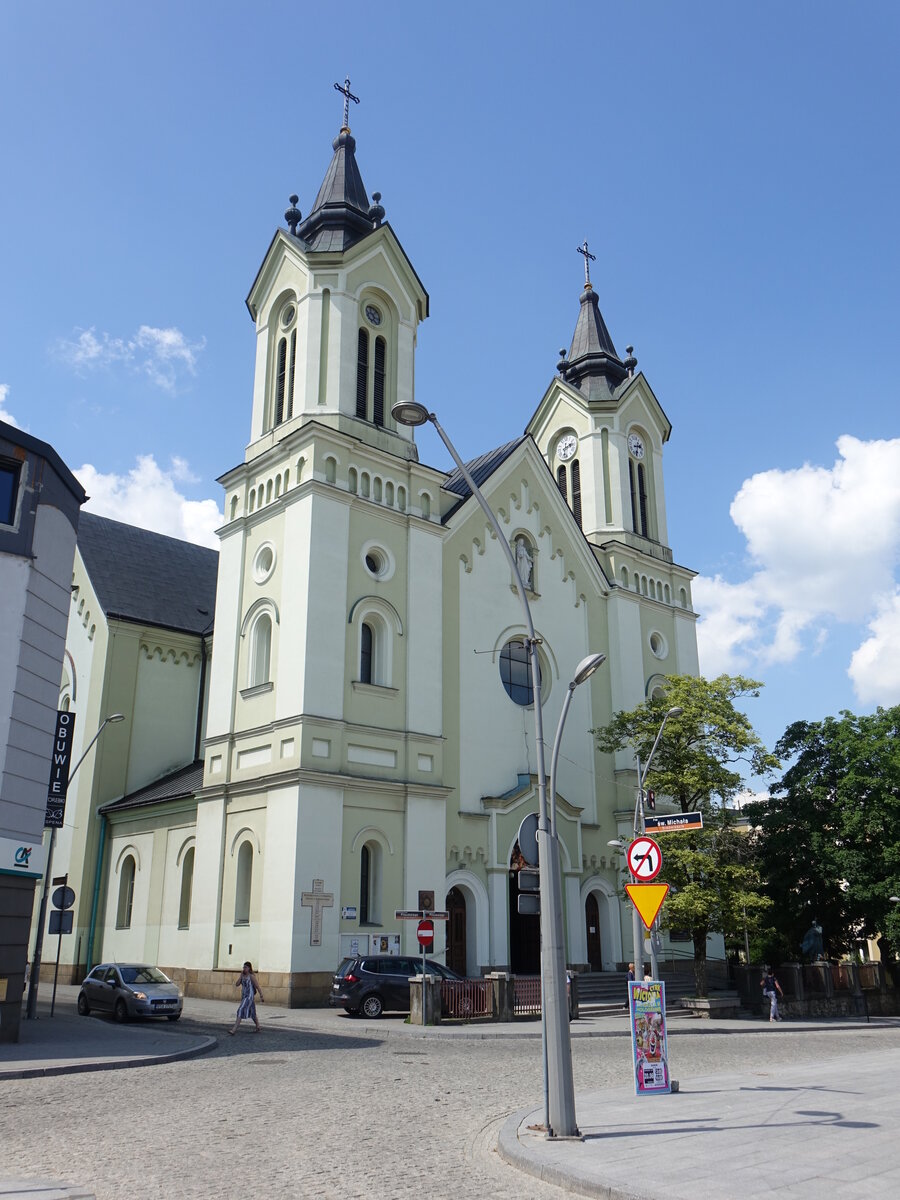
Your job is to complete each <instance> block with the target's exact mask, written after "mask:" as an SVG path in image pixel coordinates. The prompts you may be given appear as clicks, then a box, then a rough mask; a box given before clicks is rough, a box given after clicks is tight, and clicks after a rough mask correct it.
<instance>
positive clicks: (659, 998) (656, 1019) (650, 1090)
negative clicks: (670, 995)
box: [628, 980, 672, 1096]
mask: <svg viewBox="0 0 900 1200" xmlns="http://www.w3.org/2000/svg"><path fill="white" fill-rule="evenodd" d="M628 999H629V1005H628V1009H629V1013H630V1017H631V1049H632V1061H633V1065H634V1090H635V1092H636V1093H637V1095H638V1096H655V1095H664V1094H666V1093H668V1092H671V1090H672V1081H671V1079H670V1078H669V1049H668V1045H667V1040H666V985H665V984H664V983H660V982H659V981H657V980H653V981H652V982H650V983H637V982H635V983H629V985H628Z"/></svg>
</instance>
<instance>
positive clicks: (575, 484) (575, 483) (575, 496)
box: [572, 458, 581, 529]
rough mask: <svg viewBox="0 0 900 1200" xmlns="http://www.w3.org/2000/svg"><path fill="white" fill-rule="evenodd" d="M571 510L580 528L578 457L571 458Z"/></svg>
mask: <svg viewBox="0 0 900 1200" xmlns="http://www.w3.org/2000/svg"><path fill="white" fill-rule="evenodd" d="M572 512H573V513H574V514H575V520H576V521H577V522H578V527H579V529H580V528H581V467H580V465H579V463H578V459H577V458H576V459H573V460H572Z"/></svg>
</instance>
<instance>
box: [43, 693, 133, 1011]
mask: <svg viewBox="0 0 900 1200" xmlns="http://www.w3.org/2000/svg"><path fill="white" fill-rule="evenodd" d="M124 720H125V717H124V715H123V714H122V713H112V714H111V715H110V716H108V717H105V718H104V719H103V724H102V725H101V726H100V728H99V729H98V730H97V732H96V733H95V734H94V736H93V737H92V738H91V740H90V741H89V742H88V744H87V747H86V748H85V751H84V753H83V754H82V756H81V758H79V760H78V762H77V763H76V764H75V766H74V767H73V768H72V770H71V771H70V772H69V783H71V782H72V780H73V779H74V778H75V772H76V771H77V770H78V768H79V767H80V766H81V764H82V763H83V762H84V760H85V759H86V758H87V756H88V754H90V752H91V749H92V748H93V745H94V742H96V740H97V738H98V737H99V736H100V734H101V733H102V732H103V730H104V729H105V728H106V726H107V725H110V724H114V723H115V722H116V721H124ZM55 845H56V829H55V828H51V830H50V843H49V845H48V846H47V862H46V864H45V866H44V888H43V891H42V892H41V908H40V912H39V913H38V926H37V932H36V934H35V938H34V954H33V955H32V956H31V977H30V979H29V980H28V1004H27V1005H26V1008H25V1018H26V1020H29V1021H34V1020H36V1019H37V996H38V984H39V982H40V974H41V952H42V951H43V949H44V926H45V925H46V923H47V896H48V895H49V892H50V877H51V875H52V874H53V870H52V868H53V848H54V846H55Z"/></svg>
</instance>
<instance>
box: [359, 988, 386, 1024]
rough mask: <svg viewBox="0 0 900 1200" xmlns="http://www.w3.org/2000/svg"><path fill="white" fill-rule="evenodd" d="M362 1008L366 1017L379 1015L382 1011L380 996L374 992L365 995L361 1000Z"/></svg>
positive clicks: (382, 1005)
mask: <svg viewBox="0 0 900 1200" xmlns="http://www.w3.org/2000/svg"><path fill="white" fill-rule="evenodd" d="M362 1010H363V1012H364V1013H365V1015H366V1016H367V1017H373V1018H374V1017H380V1016H381V1014H382V1013H383V1012H384V1004H383V1003H382V1001H381V997H380V996H379V995H377V994H376V993H375V992H373V993H372V995H371V996H366V998H365V1000H363V1002H362Z"/></svg>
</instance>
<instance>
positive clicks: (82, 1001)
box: [78, 992, 91, 1017]
mask: <svg viewBox="0 0 900 1200" xmlns="http://www.w3.org/2000/svg"><path fill="white" fill-rule="evenodd" d="M90 1012H91V1006H90V1005H89V1004H88V1002H87V996H85V994H84V992H79V993H78V1015H79V1016H81V1017H87V1016H90Z"/></svg>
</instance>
